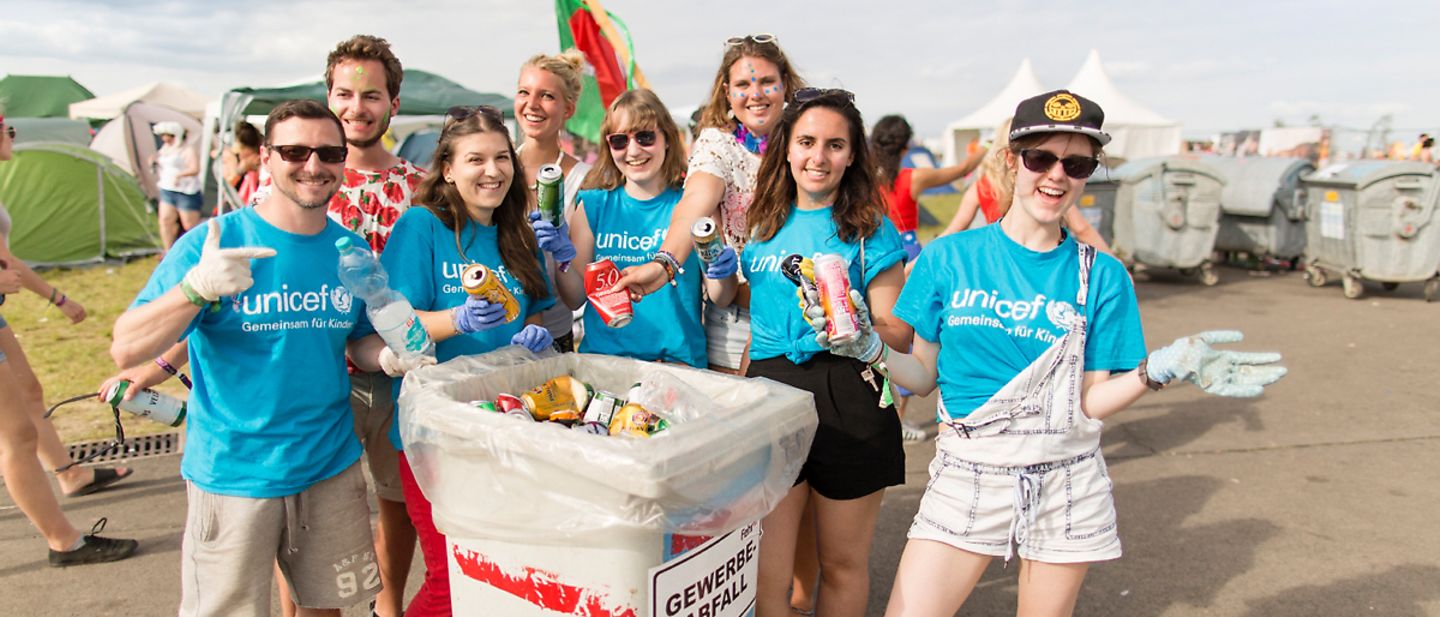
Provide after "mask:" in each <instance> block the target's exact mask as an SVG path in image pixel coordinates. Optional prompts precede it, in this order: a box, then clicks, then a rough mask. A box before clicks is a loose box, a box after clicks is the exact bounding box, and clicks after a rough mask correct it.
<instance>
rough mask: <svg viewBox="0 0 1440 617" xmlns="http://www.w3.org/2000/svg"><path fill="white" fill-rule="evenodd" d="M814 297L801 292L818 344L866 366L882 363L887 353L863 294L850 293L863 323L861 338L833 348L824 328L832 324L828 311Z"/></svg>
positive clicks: (857, 319)
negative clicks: (882, 355)
mask: <svg viewBox="0 0 1440 617" xmlns="http://www.w3.org/2000/svg"><path fill="white" fill-rule="evenodd" d="M812 293H814V292H808V293H807V292H806V291H804V289H803V288H801V292H800V294H799V295H800V297H801V303H800V310H802V311H804V312H805V319H806V321H809V322H810V327H811V328H814V329H815V342H816V343H818V344H819V345H820V346H821V347H823V348H825V349H829V350H830V353H833V354H835V355H837V356H845V357H847V358H855V359H856V360H859V361H861V362H864V363H866V364H874V363H875V361H876V360H879V359H880V354H881V352H883V351H884V350H885V343H884V342H883V341H881V340H880V335H879V334H877V333H876V332H875V328H874V326H872V325H871V324H870V307H869V306H867V305H866V304H865V299H864V298H862V297H861V296H860V290H858V289H851V290H850V304H851V305H852V306H854V307H855V317H856V321H859V322H860V334H859V336H856V337H855V340H852V341H850V342H848V343H840V344H836V345H832V344H830V334H829V333H827V332H826V331H825V326H826V325H827V322H828V321H829V320H828V319H827V318H826V317H825V307H823V306H821V304H820V299H819V298H818V297H810V296H811V294H812Z"/></svg>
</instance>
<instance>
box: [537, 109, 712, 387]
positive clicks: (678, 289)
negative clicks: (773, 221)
mask: <svg viewBox="0 0 1440 617" xmlns="http://www.w3.org/2000/svg"><path fill="white" fill-rule="evenodd" d="M600 132H601V134H602V135H603V136H604V141H605V143H604V144H602V145H603V146H604V147H603V148H602V150H601V152H600V159H599V162H598V164H597V166H596V167H595V169H594V170H593V171H591V172H590V175H589V176H587V177H586V178H585V184H584V188H582V189H581V191H580V199H579V205H578V206H577V208H576V215H575V217H574V218H573V219H572V224H571V225H570V239H571V241H572V242H574V245H575V253H576V257H575V264H576V265H575V267H572V268H570V270H569V271H568V272H564V273H561V274H559V275H558V277H557V279H556V284H557V285H556V286H557V287H558V290H559V292H560V297H561V298H562V299H563V300H565V304H567V305H568V306H569V307H570V308H572V309H578V308H580V307H581V306H582V305H584V304H585V302H586V299H585V291H586V290H585V282H584V275H583V270H584V268H583V267H581V264H588V263H591V262H593V261H598V260H601V259H608V260H610V261H611V262H613V263H614V264H615V266H616V267H618V268H625V267H628V266H633V265H637V264H642V263H645V262H647V261H649V260H650V254H651V253H652V252H654V251H655V249H656V248H658V247H659V244H660V239H661V238H662V237H664V235H665V231H666V230H667V229H668V228H669V227H670V217H671V214H672V212H673V211H674V210H675V204H676V203H678V202H679V201H680V186H681V184H682V183H683V182H684V179H685V155H684V152H683V151H682V148H683V146H682V144H683V142H681V140H680V130H679V129H678V128H677V127H676V126H675V121H674V119H672V118H671V117H670V112H669V111H667V110H666V109H665V105H664V103H661V102H660V97H658V96H655V93H654V92H651V91H649V90H629V91H627V92H625V93H623V94H621V95H620V96H618V97H616V98H615V100H614V101H613V102H611V103H610V109H609V110H608V111H607V112H606V113H605V120H604V122H603V123H602V124H601V125H600ZM536 225H537V227H538V226H548V225H549V223H542V222H537V223H536ZM735 268H736V261H735V250H734V249H731V248H729V247H726V248H725V251H724V253H723V255H722V256H721V258H719V259H716V260H715V261H714V263H712V264H711V265H710V267H709V268H708V269H706V268H703V267H702V266H701V264H700V260H699V258H697V257H696V256H694V255H691V256H690V258H689V259H688V260H686V262H685V268H684V269H685V272H684V273H683V274H679V275H678V276H677V277H676V279H675V282H676V284H675V285H672V286H667V287H666V288H665V289H662V290H660V291H659V292H657V293H655V294H654V295H652V296H649V297H647V298H646V299H645V301H644V302H640V303H637V304H635V307H634V310H635V315H634V318H633V319H632V320H631V321H630V323H629V324H628V325H626V326H624V327H623V328H611V327H608V326H607V325H606V324H605V322H604V320H603V319H602V318H601V316H600V315H599V314H598V313H597V312H596V311H594V310H590V311H586V312H585V338H583V339H581V341H580V351H581V352H584V353H597V354H610V355H617V356H626V357H630V358H636V359H639V360H660V361H664V362H676V363H682V364H688V365H690V366H694V367H697V368H705V367H706V364H707V362H706V356H705V331H704V328H703V326H701V324H700V310H701V309H700V294H701V280H702V279H701V274H702V272H703V273H704V277H705V278H704V280H705V284H706V286H707V288H708V291H709V293H710V295H712V296H716V295H720V294H722V293H724V291H723V287H724V285H725V283H724V282H722V281H733V279H732V275H734V274H735ZM731 284H733V283H731Z"/></svg>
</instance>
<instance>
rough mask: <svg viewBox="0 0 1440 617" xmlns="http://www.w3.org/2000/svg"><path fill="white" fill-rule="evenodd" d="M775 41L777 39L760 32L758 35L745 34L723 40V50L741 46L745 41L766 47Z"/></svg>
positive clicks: (767, 33)
mask: <svg viewBox="0 0 1440 617" xmlns="http://www.w3.org/2000/svg"><path fill="white" fill-rule="evenodd" d="M777 40H778V39H776V38H775V35H773V34H770V33H769V32H761V33H760V34H747V35H745V36H732V37H730V38H728V39H725V49H730V48H731V47H735V46H737V45H742V44H744V43H745V41H750V42H751V43H755V44H756V45H768V44H770V43H774V42H776V41H777Z"/></svg>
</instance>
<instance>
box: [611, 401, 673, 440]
mask: <svg viewBox="0 0 1440 617" xmlns="http://www.w3.org/2000/svg"><path fill="white" fill-rule="evenodd" d="M662 423H663V424H664V428H661V429H659V430H664V429H665V428H669V426H670V425H669V423H667V422H665V421H664V420H661V419H660V416H657V415H655V414H653V413H651V412H650V410H648V409H645V408H644V407H641V406H639V405H637V404H635V403H626V404H625V406H624V407H621V408H620V410H619V411H617V412H615V418H614V419H613V420H611V421H610V434H611V435H624V436H627V437H649V436H650V435H652V434H654V433H656V432H659V431H657V430H656V427H657V426H660V425H661V424H662Z"/></svg>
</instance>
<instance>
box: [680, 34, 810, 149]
mask: <svg viewBox="0 0 1440 617" xmlns="http://www.w3.org/2000/svg"><path fill="white" fill-rule="evenodd" d="M741 58H760V59H762V60H769V61H770V62H772V63H774V64H775V66H776V67H778V68H779V69H780V83H781V84H782V85H784V86H785V102H786V103H791V102H794V100H795V91H796V90H799V89H801V88H804V87H805V80H804V79H801V78H800V76H799V75H797V74H796V73H795V67H793V66H791V65H790V59H789V58H787V57H786V56H785V52H784V51H783V50H781V49H780V43H779V42H778V41H774V40H771V41H767V42H764V43H756V42H755V40H754V39H753V38H751V37H748V36H747V37H745V38H744V39H743V40H741V41H740V42H739V43H736V44H733V45H729V44H727V45H726V46H725V55H724V56H723V57H721V58H720V70H718V71H715V81H714V83H712V84H711V85H710V101H709V102H707V103H706V104H705V106H704V107H702V108H701V109H702V111H701V112H700V128H702V129H706V128H718V129H722V130H727V131H729V130H733V129H734V128H735V120H734V119H732V118H731V117H730V87H729V86H730V67H731V66H733V65H734V64H735V63H736V62H739V61H740V59H741Z"/></svg>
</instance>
